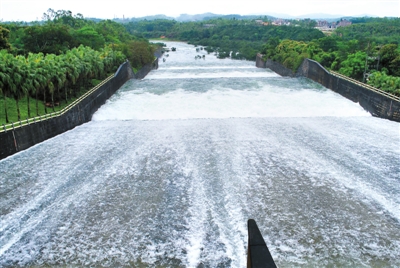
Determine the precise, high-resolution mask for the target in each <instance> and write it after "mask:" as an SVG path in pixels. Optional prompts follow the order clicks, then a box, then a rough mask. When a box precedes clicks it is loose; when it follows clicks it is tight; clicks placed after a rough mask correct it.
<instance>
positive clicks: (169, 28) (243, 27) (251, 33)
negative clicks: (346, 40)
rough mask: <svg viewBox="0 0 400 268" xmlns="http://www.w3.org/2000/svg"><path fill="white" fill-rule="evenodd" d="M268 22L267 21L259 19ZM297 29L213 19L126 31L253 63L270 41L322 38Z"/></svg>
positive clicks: (147, 24) (140, 25)
mask: <svg viewBox="0 0 400 268" xmlns="http://www.w3.org/2000/svg"><path fill="white" fill-rule="evenodd" d="M260 19H261V20H264V21H269V19H268V18H260ZM304 25H307V26H306V27H297V26H280V27H278V26H273V25H267V26H266V25H261V24H259V23H257V20H255V19H252V20H238V19H235V17H233V18H230V19H222V18H214V19H209V20H204V21H201V22H184V23H183V22H182V23H181V22H176V21H171V20H161V19H160V20H152V21H147V20H143V21H136V22H129V23H128V24H126V25H125V27H126V29H127V30H128V31H129V32H130V33H133V34H137V35H142V36H143V37H146V38H159V37H161V36H164V37H167V38H169V39H173V40H181V41H187V42H188V43H191V44H194V45H199V46H207V51H208V52H210V53H212V52H216V53H217V56H218V57H219V58H225V57H232V58H235V59H246V60H254V59H255V57H256V55H257V52H259V51H260V50H261V48H262V46H263V44H265V42H267V41H268V40H269V39H270V38H273V37H278V38H279V39H293V40H299V41H306V40H311V39H315V38H321V37H323V36H324V35H323V33H321V32H320V31H318V30H316V29H313V28H310V24H309V23H305V24H304Z"/></svg>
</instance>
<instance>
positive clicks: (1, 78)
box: [0, 50, 11, 123]
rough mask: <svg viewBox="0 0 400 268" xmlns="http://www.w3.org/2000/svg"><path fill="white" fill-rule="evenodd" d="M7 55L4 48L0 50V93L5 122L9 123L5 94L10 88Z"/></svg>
mask: <svg viewBox="0 0 400 268" xmlns="http://www.w3.org/2000/svg"><path fill="white" fill-rule="evenodd" d="M9 55H10V54H8V53H7V52H6V51H5V50H1V51H0V93H1V94H2V95H3V98H4V113H5V117H6V123H10V120H9V118H8V111H7V95H8V94H9V89H10V73H11V71H10V68H9V66H8V65H9V64H8V58H9Z"/></svg>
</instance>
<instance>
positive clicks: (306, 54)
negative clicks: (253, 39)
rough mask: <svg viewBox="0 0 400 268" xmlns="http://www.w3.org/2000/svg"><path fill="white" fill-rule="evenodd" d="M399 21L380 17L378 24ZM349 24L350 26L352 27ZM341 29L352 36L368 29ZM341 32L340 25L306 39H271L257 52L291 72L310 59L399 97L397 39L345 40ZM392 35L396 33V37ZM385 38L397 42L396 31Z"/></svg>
mask: <svg viewBox="0 0 400 268" xmlns="http://www.w3.org/2000/svg"><path fill="white" fill-rule="evenodd" d="M382 21H383V22H382ZM392 21H393V22H394V23H392ZM399 21H400V20H399V19H397V20H396V19H392V20H380V24H382V25H386V28H387V29H391V28H392V24H396V23H399ZM360 24H362V23H360ZM366 24H368V22H367V23H366ZM372 24H375V20H372ZM352 27H354V29H353V30H352V29H351V28H352ZM343 28H347V29H346V30H345V32H353V34H354V35H357V31H361V32H363V30H362V29H364V28H369V26H368V25H366V26H365V25H364V26H361V27H360V26H359V25H355V26H348V27H343ZM384 29H385V27H383V26H382V31H383V32H386V30H384ZM342 33H343V30H342V28H339V29H338V30H336V31H335V32H334V33H333V34H332V35H331V36H325V37H323V38H319V39H314V40H309V41H295V40H289V39H285V40H280V39H278V38H271V39H270V40H268V42H267V43H266V44H265V45H264V46H263V48H262V50H261V51H260V52H261V53H262V54H264V59H267V58H269V59H272V60H274V61H277V62H280V63H282V64H283V65H284V66H285V67H287V68H290V69H292V70H293V71H296V70H297V68H298V67H299V66H300V64H301V63H302V62H303V60H304V59H305V58H309V59H313V60H316V61H318V62H319V63H321V65H323V66H324V67H325V68H327V69H330V70H334V71H337V72H339V73H341V74H343V75H346V76H348V77H351V78H354V79H356V80H359V81H362V82H366V83H368V84H369V85H371V86H374V87H376V88H379V89H382V90H384V91H386V92H389V93H391V94H394V95H397V96H400V47H399V44H398V42H396V41H393V42H392V43H382V41H383V40H384V39H382V38H380V37H379V36H378V37H376V36H371V37H369V38H360V39H347V38H343V36H342ZM360 35H361V34H360ZM394 36H397V39H396V38H394ZM385 37H386V39H387V40H397V41H400V33H398V31H397V30H396V31H394V32H393V33H392V35H390V34H389V33H388V32H386V36H385ZM386 39H385V40H386Z"/></svg>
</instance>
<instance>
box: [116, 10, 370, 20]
mask: <svg viewBox="0 0 400 268" xmlns="http://www.w3.org/2000/svg"><path fill="white" fill-rule="evenodd" d="M359 17H374V16H370V15H360V16H352V17H350V16H343V15H331V14H323V13H313V14H305V15H301V16H290V15H287V14H279V13H270V14H268V15H266V14H251V15H239V14H228V15H222V14H214V13H210V12H208V13H203V14H194V15H190V14H181V15H179V16H178V17H175V18H174V17H168V16H166V15H163V14H159V15H152V16H145V17H139V18H125V19H121V18H117V19H114V21H117V22H129V21H141V20H157V19H164V20H176V21H179V22H187V21H203V20H209V19H213V18H224V19H234V18H235V19H238V20H240V19H265V18H267V19H270V20H271V19H272V20H273V19H277V18H280V19H313V20H327V21H338V20H340V19H348V20H350V19H353V18H359Z"/></svg>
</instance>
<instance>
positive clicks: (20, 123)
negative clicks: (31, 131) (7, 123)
mask: <svg viewBox="0 0 400 268" xmlns="http://www.w3.org/2000/svg"><path fill="white" fill-rule="evenodd" d="M19 126H20V127H22V122H21V119H20V120H19Z"/></svg>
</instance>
